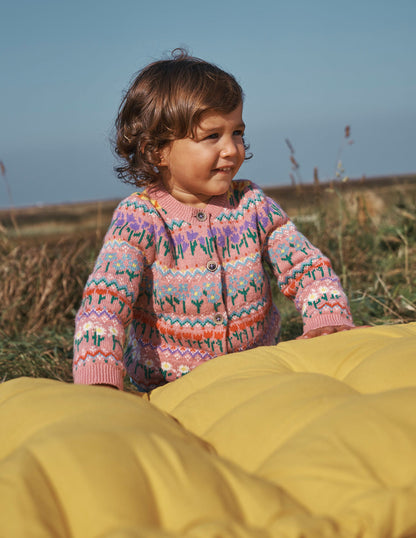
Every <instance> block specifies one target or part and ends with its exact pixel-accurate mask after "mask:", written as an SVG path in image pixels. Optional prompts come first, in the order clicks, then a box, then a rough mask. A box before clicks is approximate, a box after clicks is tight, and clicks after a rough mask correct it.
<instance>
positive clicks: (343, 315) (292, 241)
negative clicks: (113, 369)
mask: <svg viewBox="0 0 416 538" xmlns="http://www.w3.org/2000/svg"><path fill="white" fill-rule="evenodd" d="M258 215H259V216H258V219H259V223H261V226H260V233H263V257H264V259H266V260H267V262H268V263H269V264H270V265H271V267H272V269H273V273H274V275H275V277H276V279H277V284H278V287H279V289H280V291H281V292H282V293H283V294H284V295H285V296H286V297H288V298H289V299H291V300H293V301H294V304H295V306H296V309H297V310H298V311H299V312H300V313H301V315H302V320H303V326H304V332H308V331H309V330H312V329H317V328H319V327H326V326H334V325H349V326H351V327H353V326H354V324H353V321H352V316H351V311H350V307H349V304H348V299H347V296H346V294H345V292H344V290H343V288H342V286H341V283H340V280H339V278H338V276H337V275H336V274H335V272H334V270H333V268H332V265H331V262H330V260H329V259H328V258H327V257H326V256H324V254H322V252H321V251H320V250H319V249H318V248H316V247H315V246H314V245H312V244H311V243H310V242H309V241H308V239H307V238H306V237H305V236H304V235H303V234H302V233H301V232H299V230H298V229H297V228H296V226H295V224H294V223H293V222H292V221H291V220H290V219H289V218H288V216H287V215H286V213H285V212H284V211H283V210H282V209H281V208H280V206H279V205H278V204H277V203H276V202H275V201H274V200H272V199H271V198H269V197H267V196H266V195H264V197H263V201H262V204H261V205H260V206H259V209H258Z"/></svg>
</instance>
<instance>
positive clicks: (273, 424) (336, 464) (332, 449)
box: [0, 323, 416, 538]
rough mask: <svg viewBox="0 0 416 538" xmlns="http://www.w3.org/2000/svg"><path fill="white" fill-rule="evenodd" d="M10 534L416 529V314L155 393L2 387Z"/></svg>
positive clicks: (396, 533) (2, 513) (402, 532)
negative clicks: (146, 397)
mask: <svg viewBox="0 0 416 538" xmlns="http://www.w3.org/2000/svg"><path fill="white" fill-rule="evenodd" d="M0 536H1V537H3V536H4V537H7V538H8V537H12V538H20V537H22V538H23V537H24V538H26V537H32V536H36V537H43V536H52V537H61V536H62V537H76V538H78V537H79V538H89V537H111V538H116V537H117V538H118V537H120V538H121V537H126V538H127V537H142V536H143V537H151V538H152V537H188V536H189V537H198V538H199V537H200V538H205V537H208V538H209V537H220V538H222V537H225V538H227V537H235V538H237V537H260V538H261V537H278V538H280V537H284V538H286V537H288V538H291V537H345V538H347V537H360V538H361V537H374V538H376V537H377V538H379V537H381V538H383V537H386V538H391V537H411V536H416V323H412V324H408V325H402V326H384V327H375V328H371V329H357V330H354V331H350V332H345V333H339V334H335V335H331V336H326V337H321V338H316V339H313V340H304V341H294V342H286V343H282V344H279V345H278V346H277V347H268V348H258V349H256V350H252V351H247V352H243V353H239V354H233V355H229V356H225V357H219V358H217V359H213V360H211V361H209V362H208V363H206V364H204V365H203V366H200V367H198V368H197V369H195V370H194V371H193V372H191V373H190V374H188V375H187V376H185V377H183V378H182V379H180V380H178V381H175V382H174V383H172V384H170V385H167V386H165V387H161V388H159V389H156V390H155V391H153V392H152V393H151V395H150V402H149V401H146V400H144V399H141V398H139V397H138V396H136V395H134V394H127V393H120V392H117V391H115V390H112V389H107V388H103V387H88V386H79V385H78V386H74V385H69V384H64V383H59V382H56V381H51V380H39V379H28V378H21V379H17V380H13V381H8V382H6V383H3V385H1V386H0Z"/></svg>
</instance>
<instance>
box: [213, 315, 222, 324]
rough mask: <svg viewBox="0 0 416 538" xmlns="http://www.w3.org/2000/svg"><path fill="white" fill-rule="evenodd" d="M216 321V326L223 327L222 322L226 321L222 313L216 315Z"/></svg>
mask: <svg viewBox="0 0 416 538" xmlns="http://www.w3.org/2000/svg"><path fill="white" fill-rule="evenodd" d="M214 321H215V324H216V325H221V324H222V322H223V321H224V317H223V315H222V314H220V313H217V314H215V316H214Z"/></svg>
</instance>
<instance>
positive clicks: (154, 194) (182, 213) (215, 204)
mask: <svg viewBox="0 0 416 538" xmlns="http://www.w3.org/2000/svg"><path fill="white" fill-rule="evenodd" d="M146 194H147V195H148V196H149V197H151V198H153V199H155V200H157V202H158V203H159V204H160V206H161V207H162V208H163V209H164V210H165V211H166V213H167V215H168V217H170V218H171V219H182V220H184V221H186V222H192V221H195V220H198V219H197V215H198V214H200V213H201V212H203V213H205V214H206V215H207V216H208V215H211V217H213V218H216V217H218V216H219V215H220V213H222V212H223V211H224V209H227V208H229V206H230V204H229V191H227V192H226V193H224V194H221V195H219V196H213V197H212V198H211V199H210V200H209V202H208V204H207V205H206V206H205V207H204V208H198V207H193V206H189V205H186V204H183V203H182V202H179V200H176V198H174V197H173V196H172V195H171V194H170V193H169V192H168V191H167V190H166V188H165V187H164V186H163V185H158V186H155V187H151V188H149V189H146Z"/></svg>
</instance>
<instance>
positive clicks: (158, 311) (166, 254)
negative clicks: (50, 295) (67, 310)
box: [73, 181, 353, 390]
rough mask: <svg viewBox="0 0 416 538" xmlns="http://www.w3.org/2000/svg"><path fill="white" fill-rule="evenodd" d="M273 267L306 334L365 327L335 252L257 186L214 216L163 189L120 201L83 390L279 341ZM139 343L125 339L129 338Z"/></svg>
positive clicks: (101, 266) (160, 375)
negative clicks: (356, 321) (336, 268)
mask: <svg viewBox="0 0 416 538" xmlns="http://www.w3.org/2000/svg"><path fill="white" fill-rule="evenodd" d="M263 263H268V264H269V265H270V266H271V268H272V270H273V273H274V275H275V277H276V279H277V283H278V286H279V289H280V290H281V291H282V292H283V293H284V294H285V295H286V296H287V297H289V298H290V299H292V300H294V301H295V305H296V307H297V309H298V310H299V311H300V312H301V314H302V317H303V322H304V330H305V331H308V330H310V329H313V328H317V327H323V326H327V325H350V326H353V322H352V318H351V314H350V310H349V307H348V301H347V298H346V296H345V293H344V291H343V290H342V287H341V285H340V282H339V279H338V277H337V276H336V274H335V273H334V272H333V270H332V268H331V264H330V262H329V260H328V258H326V257H325V256H323V254H322V253H321V252H320V251H319V250H318V249H317V248H315V247H314V246H313V245H311V244H310V243H309V242H308V240H307V239H306V238H305V237H304V236H303V235H302V234H301V233H300V232H298V231H297V229H296V227H295V226H294V224H293V223H292V222H291V221H290V220H289V219H288V217H287V215H286V214H285V213H284V212H283V211H282V209H281V208H280V207H279V206H278V205H277V204H276V202H274V201H273V200H272V199H270V198H268V197H266V196H265V194H264V193H263V191H262V190H261V189H260V188H259V187H257V186H256V185H254V184H253V183H251V182H249V181H233V183H232V185H231V187H230V190H229V192H228V193H226V194H224V195H222V196H218V197H214V198H212V199H211V200H210V203H209V204H208V205H207V206H206V208H205V209H203V210H201V209H197V208H194V207H190V206H186V205H184V204H181V203H180V202H178V201H177V200H176V199H175V198H173V197H172V196H170V194H168V193H167V192H166V191H165V190H164V189H163V188H157V189H153V190H146V191H144V192H143V193H141V194H139V193H136V194H133V195H131V196H129V197H128V198H126V199H125V200H124V201H122V202H121V203H120V205H119V206H118V208H117V209H116V211H115V213H114V216H113V220H112V223H111V225H110V227H109V230H108V232H107V234H106V237H105V240H104V244H103V247H102V249H101V252H100V254H99V256H98V259H97V261H96V264H95V267H94V270H93V272H92V274H91V275H90V277H89V279H88V281H87V284H86V286H85V290H84V295H83V300H82V305H81V308H80V310H79V312H78V314H77V317H76V332H75V341H74V350H75V354H74V369H73V373H74V381H75V383H87V384H93V383H105V384H112V385H115V386H117V387H118V388H122V386H123V377H124V375H125V372H126V371H127V373H128V375H129V376H130V377H131V378H132V379H133V380H134V381H135V382H136V383H137V384H139V385H140V386H141V387H142V388H143V390H149V389H151V388H153V387H155V386H158V385H162V384H164V383H166V382H168V381H173V380H175V379H177V378H178V377H180V376H182V375H184V374H186V373H187V372H189V371H190V370H192V369H193V368H195V367H196V366H198V365H199V364H201V363H203V362H205V361H207V360H209V359H211V358H213V357H216V356H218V355H224V354H227V353H233V352H236V351H241V350H244V349H249V348H253V347H257V346H264V345H273V344H276V343H277V342H278V338H279V332H280V316H279V312H278V311H277V309H276V307H275V306H274V305H273V302H272V294H271V289H270V283H269V279H268V276H267V274H266V272H265V270H264V267H263ZM127 328H128V338H127V342H125V331H126V329H127Z"/></svg>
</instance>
